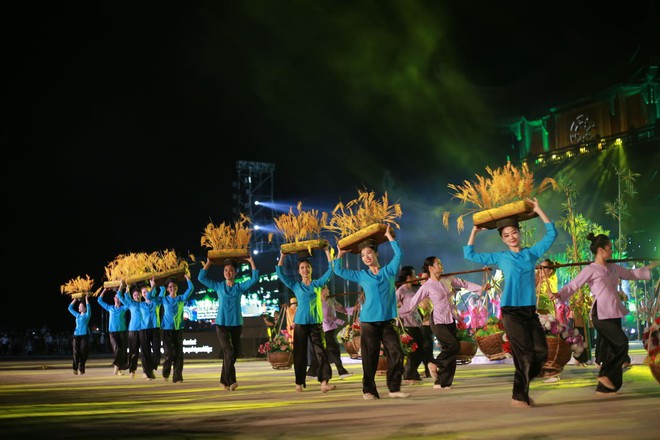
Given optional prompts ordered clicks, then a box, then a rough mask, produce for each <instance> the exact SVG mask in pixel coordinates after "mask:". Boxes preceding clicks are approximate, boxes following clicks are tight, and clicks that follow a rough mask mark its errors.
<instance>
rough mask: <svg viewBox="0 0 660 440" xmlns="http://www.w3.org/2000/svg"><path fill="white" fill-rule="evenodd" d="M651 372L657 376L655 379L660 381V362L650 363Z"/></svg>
mask: <svg viewBox="0 0 660 440" xmlns="http://www.w3.org/2000/svg"><path fill="white" fill-rule="evenodd" d="M649 367H650V368H651V374H652V375H653V377H655V380H656V381H657V382H658V383H660V364H650V365H649Z"/></svg>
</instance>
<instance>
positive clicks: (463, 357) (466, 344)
mask: <svg viewBox="0 0 660 440" xmlns="http://www.w3.org/2000/svg"><path fill="white" fill-rule="evenodd" d="M459 342H460V349H459V351H458V356H456V363H457V364H459V365H465V364H469V363H470V362H472V358H473V357H474V355H475V354H477V343H476V342H472V341H459Z"/></svg>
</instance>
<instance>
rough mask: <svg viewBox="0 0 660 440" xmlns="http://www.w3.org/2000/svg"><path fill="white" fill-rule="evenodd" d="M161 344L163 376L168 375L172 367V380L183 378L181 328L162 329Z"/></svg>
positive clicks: (178, 380) (176, 380) (166, 376)
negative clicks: (163, 351) (163, 355)
mask: <svg viewBox="0 0 660 440" xmlns="http://www.w3.org/2000/svg"><path fill="white" fill-rule="evenodd" d="M163 346H164V349H165V353H164V354H165V361H164V362H163V377H164V378H168V377H170V373H171V371H172V368H174V374H173V376H172V381H173V382H180V381H182V380H183V330H182V329H181V330H163Z"/></svg>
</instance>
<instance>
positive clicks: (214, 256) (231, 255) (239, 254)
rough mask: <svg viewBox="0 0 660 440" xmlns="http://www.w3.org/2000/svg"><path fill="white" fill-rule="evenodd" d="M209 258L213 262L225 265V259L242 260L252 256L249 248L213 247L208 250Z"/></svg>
mask: <svg viewBox="0 0 660 440" xmlns="http://www.w3.org/2000/svg"><path fill="white" fill-rule="evenodd" d="M207 256H208V259H209V260H211V263H213V264H220V265H224V264H225V260H227V259H235V260H238V261H239V262H241V261H242V260H245V259H247V258H248V257H249V256H250V253H249V251H248V250H247V249H212V250H210V251H208V254H207Z"/></svg>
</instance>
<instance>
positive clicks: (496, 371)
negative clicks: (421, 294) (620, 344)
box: [0, 349, 660, 440]
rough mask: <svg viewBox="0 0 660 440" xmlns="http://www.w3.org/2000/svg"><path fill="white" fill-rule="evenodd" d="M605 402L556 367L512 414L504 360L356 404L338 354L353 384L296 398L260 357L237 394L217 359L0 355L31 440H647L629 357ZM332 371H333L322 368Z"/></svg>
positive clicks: (639, 373)
mask: <svg viewBox="0 0 660 440" xmlns="http://www.w3.org/2000/svg"><path fill="white" fill-rule="evenodd" d="M631 357H632V358H633V361H634V362H635V363H636V365H634V366H633V367H632V368H631V369H630V370H629V371H627V372H626V373H625V374H624V385H623V388H622V389H621V391H620V392H619V395H618V396H616V397H609V398H602V397H597V396H596V395H595V388H596V377H597V374H598V369H597V367H596V366H594V365H588V366H586V367H580V366H575V365H570V364H569V365H567V366H566V367H565V369H564V371H563V372H562V374H561V380H560V381H559V382H555V383H544V382H543V381H542V380H540V379H536V380H534V381H533V382H532V385H531V391H530V395H531V397H532V398H533V399H534V400H535V402H536V406H535V407H532V408H526V409H517V408H511V406H510V402H511V386H512V380H513V365H511V363H510V360H505V361H498V362H489V361H487V360H486V361H485V362H482V359H480V356H477V357H475V358H474V360H473V362H472V363H471V364H468V365H460V366H458V368H457V374H456V379H455V382H454V388H453V389H451V390H436V389H434V388H433V386H432V382H431V380H430V379H426V380H424V382H423V383H422V384H421V385H404V386H403V387H402V390H403V391H405V392H408V393H410V394H411V396H410V397H409V398H407V399H392V398H390V397H388V392H387V387H386V384H385V377H384V376H377V383H378V387H379V392H380V394H381V399H380V400H376V401H365V400H364V399H363V398H362V387H361V381H362V368H361V363H360V361H359V360H354V359H349V358H348V357H344V360H345V364H346V367H347V368H348V370H349V371H351V372H352V373H353V375H352V376H350V377H348V378H346V379H343V380H339V379H338V378H336V377H335V379H333V380H332V381H331V383H333V384H335V385H336V386H337V389H336V390H333V391H330V392H328V393H325V394H324V393H322V392H321V391H320V386H319V384H318V382H317V381H316V380H315V379H313V378H311V379H309V380H308V381H307V388H306V389H305V391H304V392H302V393H299V392H296V391H295V386H294V371H293V369H286V370H275V369H273V368H272V367H271V366H270V364H269V363H268V362H267V361H266V360H264V359H241V360H239V361H238V362H237V365H236V368H237V376H238V385H239V386H238V389H237V390H236V391H233V392H230V391H225V390H224V387H221V386H220V384H219V377H220V366H221V363H220V361H219V360H187V361H186V363H185V367H184V382H183V383H176V384H173V383H171V382H165V381H164V380H163V379H162V377H161V376H160V370H159V371H158V372H157V379H156V380H153V381H147V380H146V379H143V378H142V377H141V371H140V370H138V372H139V374H138V375H136V377H135V378H133V379H131V378H130V377H129V376H114V375H113V374H112V368H111V367H110V362H111V360H110V358H108V357H93V358H92V359H90V361H89V362H88V366H87V373H86V374H85V375H83V376H76V375H73V374H72V371H71V365H70V359H62V358H42V359H0V432H2V436H3V438H7V439H19V438H29V439H31V438H39V439H94V440H101V439H122V440H128V439H152V438H153V439H164V438H168V439H169V438H173V439H241V440H243V439H278V438H282V439H283V438H286V439H287V440H294V439H344V440H345V439H347V438H354V439H360V440H362V439H376V438H379V439H383V438H389V439H417V438H425V439H427V438H428V439H523V438H536V439H565V438H580V439H592V438H599V439H615V438H617V439H619V438H632V439H656V438H658V435H659V430H660V425H659V424H658V408H660V384H659V383H658V382H657V381H656V380H655V379H654V378H653V376H652V375H651V373H650V369H649V367H648V366H646V365H639V362H637V361H638V360H639V359H640V358H643V352H640V350H639V349H634V350H631ZM333 374H336V370H335V369H334V368H333Z"/></svg>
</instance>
